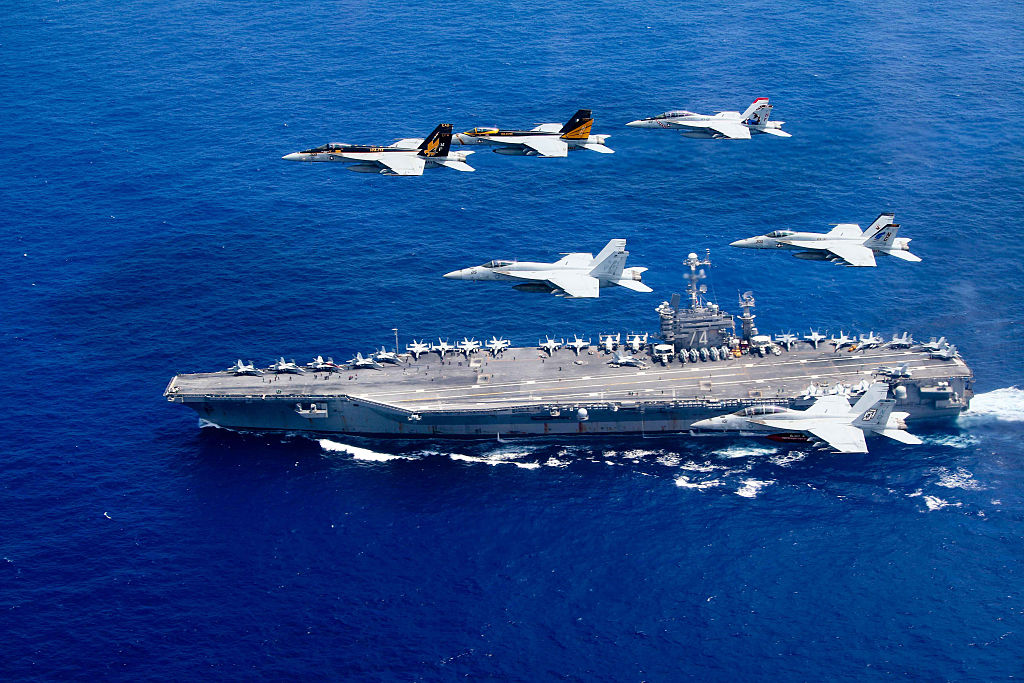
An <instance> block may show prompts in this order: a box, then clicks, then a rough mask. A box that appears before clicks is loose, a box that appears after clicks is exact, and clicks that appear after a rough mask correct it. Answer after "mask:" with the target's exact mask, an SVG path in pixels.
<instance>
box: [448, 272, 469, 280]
mask: <svg viewBox="0 0 1024 683" xmlns="http://www.w3.org/2000/svg"><path fill="white" fill-rule="evenodd" d="M465 275H466V271H464V270H453V271H452V272H450V273H445V274H444V276H445V277H446V278H448V279H449V280H464V279H466V278H465Z"/></svg>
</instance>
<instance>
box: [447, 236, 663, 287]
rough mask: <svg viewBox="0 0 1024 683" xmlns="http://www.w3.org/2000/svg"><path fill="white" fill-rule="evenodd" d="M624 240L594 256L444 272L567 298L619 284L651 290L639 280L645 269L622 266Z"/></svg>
mask: <svg viewBox="0 0 1024 683" xmlns="http://www.w3.org/2000/svg"><path fill="white" fill-rule="evenodd" d="M627 256H629V252H628V251H626V240H624V239H614V240H611V241H609V242H608V244H607V245H605V248H604V249H602V250H601V253H599V254H598V255H597V256H596V257H595V256H594V255H593V254H591V253H577V254H565V255H564V257H563V258H562V259H560V260H558V261H556V262H555V263H535V262H531V261H500V260H498V261H490V262H488V263H485V264H483V265H481V266H473V267H472V268H463V269H462V270H453V271H452V272H450V273H445V277H446V278H448V279H449V280H474V281H481V280H511V281H518V282H520V284H518V285H515V289H517V290H519V291H523V292H548V293H551V294H554V295H555V296H562V297H566V298H568V299H587V298H590V299H593V298H596V297H597V296H598V295H599V294H600V291H601V288H602V287H612V286H615V285H618V286H619V287H625V288H626V289H632V290H633V291H634V292H650V291H652V290H651V288H650V287H648V286H647V285H645V284H644V283H643V282H641V281H640V276H641V273H643V272H644V271H646V270H647V269H646V268H642V267H636V268H625V267H624V266H625V265H626V257H627Z"/></svg>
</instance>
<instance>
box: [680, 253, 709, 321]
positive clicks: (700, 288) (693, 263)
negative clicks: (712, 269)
mask: <svg viewBox="0 0 1024 683" xmlns="http://www.w3.org/2000/svg"><path fill="white" fill-rule="evenodd" d="M683 265H684V266H689V267H690V272H689V273H683V277H684V278H685V279H686V281H687V283H686V293H687V295H689V297H690V308H692V309H693V310H697V309H698V308H703V307H704V300H703V297H702V296H701V295H702V294H704V293H705V292H707V291H708V287H707V285H699V284H698V283H699V282H700V281H701V280H703V279H705V278H706V277H707V273H705V272H704V269H703V268H700V266H710V265H711V250H710V249H705V250H704V258H703V259H701V258H699V257H698V256H697V254H696V253H695V252H690V254H689V255H688V256H687V257H686V260H685V261H683ZM698 268H700V270H697V269H698Z"/></svg>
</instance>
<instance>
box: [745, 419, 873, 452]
mask: <svg viewBox="0 0 1024 683" xmlns="http://www.w3.org/2000/svg"><path fill="white" fill-rule="evenodd" d="M751 422H755V423H757V424H763V425H766V426H768V427H774V428H775V429H783V430H788V431H799V432H807V433H809V434H813V435H814V436H816V437H818V438H819V439H821V440H822V441H824V442H826V443H827V444H828V445H829V446H831V447H832V448H834V449H836V450H837V451H839V452H840V453H867V452H868V446H867V444H866V443H865V442H864V430H863V429H861V428H860V427H854V426H853V425H851V424H843V423H842V422H838V421H836V420H829V419H826V420H814V419H811V420H770V419H768V420H751Z"/></svg>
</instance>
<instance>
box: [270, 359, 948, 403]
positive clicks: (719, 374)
mask: <svg viewBox="0 0 1024 683" xmlns="http://www.w3.org/2000/svg"><path fill="white" fill-rule="evenodd" d="M851 360H853V359H851ZM857 360H859V361H861V364H862V365H873V364H874V363H875V362H876V360H877V359H876V358H871V359H867V358H861V359H857ZM869 360H870V362H867V361H869ZM930 360H931V359H928V358H922V359H921V362H922V363H923V364H921V365H916V366H915V367H913V368H912V369H916V370H919V371H920V370H928V369H929V368H942V367H944V366H945V365H946V364H945V363H940V362H928V361H930ZM772 367H774V366H772ZM691 369H695V368H691ZM702 369H704V368H702ZM728 369H737V368H729V367H726V366H722V367H720V368H706V370H707V371H708V376H709V378H710V379H715V378H719V379H721V378H724V377H729V376H734V374H735V373H729V374H726V373H724V372H723V371H725V370H728ZM833 369H834V371H836V372H841V373H844V374H845V373H847V372H850V371H851V370H853V368H851V367H846V368H833ZM819 372H820V371H819ZM661 374H662V375H666V374H669V373H661ZM671 374H673V375H679V374H680V371H679V370H674V371H671ZM613 377H615V376H613ZM618 377H620V378H621V377H627V378H629V377H632V378H635V377H636V375H635V374H632V375H618ZM800 378H803V379H817V378H820V375H801V376H786V377H768V378H764V379H765V380H782V381H786V380H793V379H800ZM575 379H581V378H572V379H571V380H569V381H574V380H575ZM665 379H668V380H670V381H673V382H675V381H679V380H686V379H689V378H685V377H678V376H676V377H664V376H662V377H660V378H652V379H649V380H645V381H644V383H646V382H651V381H664V380H665ZM531 381H533V382H536V380H531ZM541 381H542V382H543V383H548V384H550V383H558V382H563V381H565V379H564V378H563V379H562V380H559V379H557V378H556V379H554V380H541ZM733 383H734V382H719V384H726V385H728V384H733ZM638 384H640V383H637V382H635V381H633V382H607V381H603V380H602V381H601V382H600V383H599V384H598V385H596V386H597V387H598V388H606V387H614V386H622V385H638ZM492 386H494V387H495V388H499V387H501V386H502V385H492ZM504 386H506V387H521V386H522V383H521V382H519V383H510V384H508V385H504ZM292 388H293V389H296V390H298V389H300V387H298V386H295V387H292ZM360 388H362V387H360ZM465 388H466V386H456V387H446V388H444V389H437V390H436V393H435V394H433V395H434V396H436V399H437V400H443V397H442V396H440V393H441V392H450V391H463V390H464V389H465ZM562 388H568V387H565V386H564V384H563V385H562ZM580 388H581V389H582V388H584V387H580ZM256 390H257V391H258V388H256ZM416 391H417V393H418V390H416ZM519 391H522V390H521V388H520V389H519ZM546 391H550V389H549V390H546ZM606 391H607V390H606ZM512 393H515V392H492V393H491V394H485V395H509V396H510V398H511V394H512ZM396 394H397V395H399V396H407V395H408V394H409V390H403V391H400V392H383V393H376V392H374V393H372V394H363V395H362V396H363V397H364V398H366V400H376V399H378V398H380V397H383V396H391V395H396ZM297 395H298V394H297ZM337 395H338V396H346V395H349V396H350V394H337ZM477 396H480V395H479V394H477ZM282 397H283V396H282ZM371 397H372V398H371ZM420 400H434V399H430V398H426V397H425V399H420ZM398 401H399V402H402V401H403V399H401V398H399V399H398ZM384 402H385V403H386V401H384Z"/></svg>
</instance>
